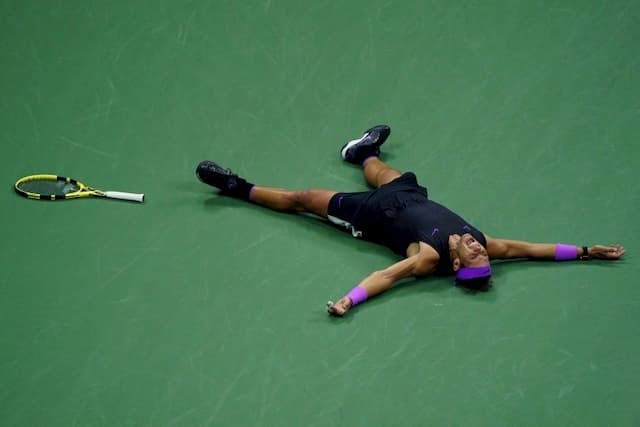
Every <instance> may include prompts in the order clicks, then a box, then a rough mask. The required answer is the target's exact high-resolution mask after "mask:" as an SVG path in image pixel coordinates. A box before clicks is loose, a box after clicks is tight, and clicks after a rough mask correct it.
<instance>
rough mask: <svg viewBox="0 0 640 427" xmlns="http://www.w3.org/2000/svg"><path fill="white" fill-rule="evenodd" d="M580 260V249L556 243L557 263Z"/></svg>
mask: <svg viewBox="0 0 640 427" xmlns="http://www.w3.org/2000/svg"><path fill="white" fill-rule="evenodd" d="M577 258H578V248H577V247H576V246H573V245H565V244H563V243H556V261H571V260H573V259H577Z"/></svg>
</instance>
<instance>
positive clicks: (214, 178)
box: [196, 160, 246, 193]
mask: <svg viewBox="0 0 640 427" xmlns="http://www.w3.org/2000/svg"><path fill="white" fill-rule="evenodd" d="M196 176H197V177H198V179H199V180H200V181H202V182H204V183H205V184H209V185H212V186H214V187H216V188H218V189H220V190H222V191H223V192H225V193H233V192H234V191H235V190H236V189H237V188H238V186H240V185H242V183H246V181H245V180H244V179H242V178H240V177H239V176H238V175H236V174H235V173H233V172H231V169H227V168H223V167H222V166H220V165H218V164H216V163H214V162H210V161H209V160H204V161H202V162H200V164H199V165H198V167H197V168H196Z"/></svg>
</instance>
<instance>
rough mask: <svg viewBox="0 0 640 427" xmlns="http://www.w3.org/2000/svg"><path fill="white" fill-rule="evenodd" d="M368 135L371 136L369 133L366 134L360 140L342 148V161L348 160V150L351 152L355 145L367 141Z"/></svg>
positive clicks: (355, 140)
mask: <svg viewBox="0 0 640 427" xmlns="http://www.w3.org/2000/svg"><path fill="white" fill-rule="evenodd" d="M367 135H369V132H365V133H364V135H362V136H361V137H360V138H358V139H354V140H353V141H349V142H347V143H346V145H345V146H344V147H342V150H341V151H340V156H342V160H346V158H347V157H346V156H347V150H349V148H351V147H353V146H354V145H356V144H359V143H360V142H362V140H363V139H365V138H366V136H367Z"/></svg>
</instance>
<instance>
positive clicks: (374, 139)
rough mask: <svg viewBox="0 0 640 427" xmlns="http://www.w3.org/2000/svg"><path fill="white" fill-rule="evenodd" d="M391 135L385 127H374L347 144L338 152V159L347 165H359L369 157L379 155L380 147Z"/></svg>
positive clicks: (389, 129)
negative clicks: (347, 163) (340, 158)
mask: <svg viewBox="0 0 640 427" xmlns="http://www.w3.org/2000/svg"><path fill="white" fill-rule="evenodd" d="M390 133H391V128H390V127H389V126H387V125H378V126H374V127H372V128H371V129H368V130H366V131H365V132H364V134H363V135H362V136H361V137H360V138H359V139H354V140H353V141H349V142H347V143H346V144H345V145H344V146H343V147H342V149H341V150H340V157H342V160H345V161H347V162H349V163H353V164H355V165H361V164H362V162H364V161H365V160H366V159H368V158H369V157H372V156H375V157H378V156H379V155H380V146H381V145H382V144H384V142H385V141H386V140H387V137H389V134H390Z"/></svg>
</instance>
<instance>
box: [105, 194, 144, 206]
mask: <svg viewBox="0 0 640 427" xmlns="http://www.w3.org/2000/svg"><path fill="white" fill-rule="evenodd" d="M103 194H104V195H105V196H106V197H108V198H110V199H120V200H131V201H132V202H141V203H142V202H144V194H138V193H123V192H122V191H104V192H103Z"/></svg>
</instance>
